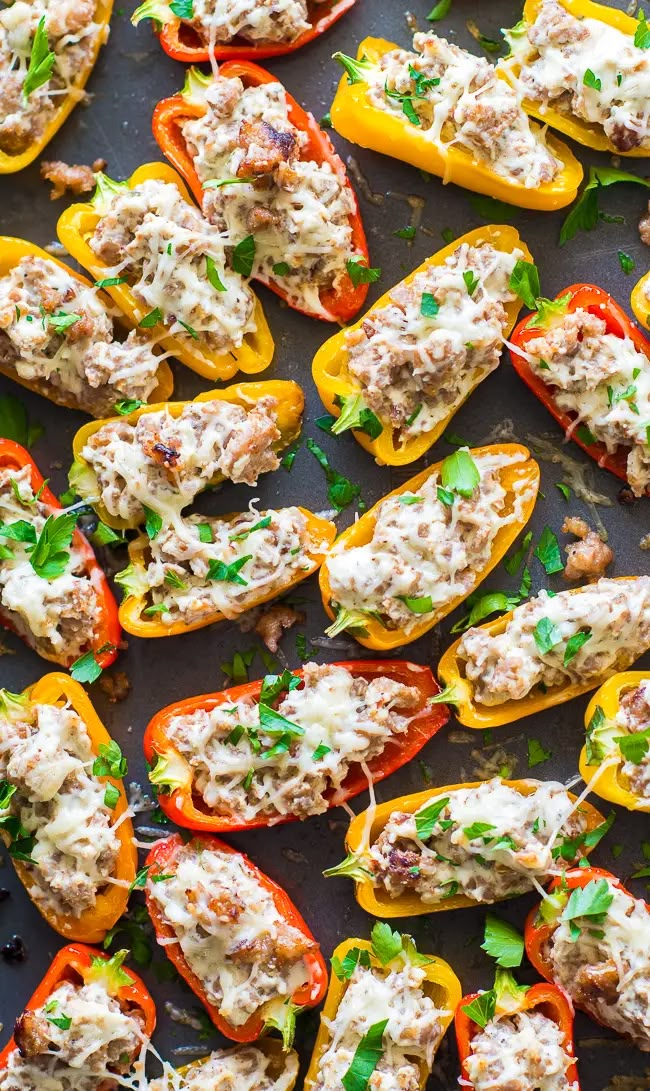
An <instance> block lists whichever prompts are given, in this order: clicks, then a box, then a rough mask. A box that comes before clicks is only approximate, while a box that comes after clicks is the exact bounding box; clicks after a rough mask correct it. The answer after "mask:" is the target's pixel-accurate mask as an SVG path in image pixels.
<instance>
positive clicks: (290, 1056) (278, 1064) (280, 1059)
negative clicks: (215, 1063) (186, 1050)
mask: <svg viewBox="0 0 650 1091" xmlns="http://www.w3.org/2000/svg"><path fill="white" fill-rule="evenodd" d="M251 1048H252V1049H259V1051H260V1053H263V1054H264V1056H265V1057H269V1058H270V1060H271V1063H270V1065H269V1068H268V1073H269V1075H270V1076H271V1077H272V1078H273V1079H274V1080H277V1079H279V1077H280V1076H281V1075H282V1074H283V1073H284V1070H285V1068H286V1066H287V1062H288V1061H291V1062H292V1064H295V1067H296V1075H295V1076H294V1077H293V1079H290V1080H289V1082H288V1083H287V1084H286V1091H293V1088H294V1087H295V1086H296V1080H297V1078H298V1054H297V1053H296V1052H295V1050H293V1049H290V1050H289V1051H288V1053H285V1052H284V1050H283V1048H282V1041H281V1040H280V1038H260V1039H259V1040H258V1041H257V1042H251V1043H250V1045H243V1044H240V1045H237V1046H234V1048H233V1049H228V1050H225V1052H226V1053H227V1054H231V1053H239V1052H240V1051H241V1050H242V1049H251ZM209 1061H210V1056H207V1057H200V1058H199V1060H198V1061H192V1063H191V1064H184V1065H182V1066H181V1067H180V1068H177V1069H176V1071H177V1073H178V1075H179V1076H181V1077H183V1082H182V1083H181V1084H180V1091H183V1087H184V1086H185V1083H184V1078H185V1077H186V1076H190V1075H194V1074H197V1073H196V1070H197V1068H198V1069H200V1068H202V1066H203V1065H206V1064H208V1063H209ZM156 1082H157V1081H156ZM160 1082H161V1084H162V1085H163V1086H164V1088H165V1091H167V1088H168V1086H169V1088H171V1087H172V1084H171V1083H170V1084H169V1085H168V1084H167V1083H165V1081H164V1079H162V1078H161V1081H160ZM195 1086H196V1085H195ZM201 1086H202V1085H201ZM205 1086H206V1088H207V1087H208V1085H207V1083H206V1085H205ZM284 1086H285V1085H284V1084H283V1087H284ZM242 1091H243V1089H242Z"/></svg>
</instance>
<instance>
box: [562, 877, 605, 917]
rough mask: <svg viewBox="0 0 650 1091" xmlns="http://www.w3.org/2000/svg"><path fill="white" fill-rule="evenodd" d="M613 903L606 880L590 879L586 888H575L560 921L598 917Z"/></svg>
mask: <svg viewBox="0 0 650 1091" xmlns="http://www.w3.org/2000/svg"><path fill="white" fill-rule="evenodd" d="M613 901H614V895H613V894H612V893H611V891H610V889H609V883H608V882H607V879H591V880H590V882H588V883H587V885H586V886H583V887H575V889H574V890H572V891H571V896H570V898H569V901H568V902H567V905H566V907H565V909H564V912H563V913H562V920H564V921H574V920H577V919H578V918H579V917H600V915H601V914H602V913H606V912H607V910H608V909H609V907H610V905H611V904H612V902H613Z"/></svg>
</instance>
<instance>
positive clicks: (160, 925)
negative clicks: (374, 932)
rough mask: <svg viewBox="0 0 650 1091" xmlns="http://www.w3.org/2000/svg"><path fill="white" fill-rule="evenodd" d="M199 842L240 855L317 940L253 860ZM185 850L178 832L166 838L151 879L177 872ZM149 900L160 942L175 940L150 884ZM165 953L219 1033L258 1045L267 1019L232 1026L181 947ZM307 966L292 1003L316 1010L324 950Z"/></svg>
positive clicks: (292, 919) (199, 837)
mask: <svg viewBox="0 0 650 1091" xmlns="http://www.w3.org/2000/svg"><path fill="white" fill-rule="evenodd" d="M197 842H198V843H199V844H200V845H201V847H202V849H203V851H204V852H206V851H210V850H213V851H219V852H229V853H233V854H234V855H236V856H240V857H241V859H242V860H243V862H244V865H245V867H246V868H247V869H248V870H249V871H250V872H251V875H252V877H253V878H254V879H255V881H256V882H257V883H259V885H260V886H261V887H263V888H264V889H265V890H268V891H269V892H270V893H271V895H272V896H273V901H274V902H275V905H276V908H277V910H278V912H279V913H280V915H281V916H282V917H283V918H284V919H285V920H286V922H287V924H290V925H293V927H294V928H297V929H298V930H299V931H300V932H302V933H303V935H304V936H307V938H308V939H311V940H313V938H314V937H313V936H312V934H311V932H310V930H309V928H308V927H307V925H306V923H305V921H304V920H303V918H302V917H301V915H300V913H299V912H298V910H297V908H296V906H295V905H294V904H293V902H292V901H291V898H290V897H289V896H288V894H286V893H285V891H284V890H283V889H282V887H281V886H278V884H277V883H274V882H273V880H272V879H270V878H269V877H268V875H265V874H264V872H263V871H260V870H259V868H257V867H256V866H255V864H254V863H253V862H252V860H249V858H248V857H247V856H245V855H244V854H243V853H242V852H237V850H236V849H234V848H232V847H231V846H230V845H227V844H226V843H225V842H224V841H220V840H219V839H218V838H217V837H210V836H209V835H208V834H205V833H197V834H195V835H194V837H193V838H192V840H191V841H190V842H189V844H190V845H193V844H195V843H197ZM183 847H184V841H183V838H182V837H181V836H180V834H178V833H174V834H172V835H171V837H168V838H166V840H165V841H159V842H158V843H157V844H156V845H154V847H153V848H152V849H151V850H150V852H149V855H148V856H147V859H146V861H145V866H148V867H149V878H150V879H151V878H152V877H153V876H154V875H156V874H162V875H168V874H169V873H170V872H171V873H173V870H174V857H175V855H176V853H177V851H178V850H179V849H181V848H183ZM145 897H146V899H147V909H148V910H149V916H150V917H151V922H152V924H153V927H154V931H155V933H156V939H157V940H158V943H160V942H161V940H167V939H174V938H175V935H176V933H175V932H174V930H173V928H171V927H170V925H169V924H167V922H166V921H165V919H164V917H163V914H162V913H161V911H160V909H159V907H158V905H157V904H156V902H155V900H154V899H153V898H152V897H151V893H150V885H149V884H147V886H146V888H145ZM165 953H166V955H167V957H168V958H169V959H170V960H171V961H172V962H173V964H174V966H175V968H176V970H177V971H178V973H179V974H180V975H181V977H182V978H183V979H184V980H185V981H186V982H187V984H188V985H189V987H190V989H191V990H192V992H193V993H194V995H195V996H196V997H198V999H199V1000H200V1001H201V1003H202V1004H203V1006H204V1007H205V1009H206V1011H207V1013H208V1015H209V1016H210V1019H211V1020H212V1022H213V1023H214V1025H215V1027H216V1028H217V1030H219V1031H221V1033H222V1034H224V1035H225V1036H226V1038H230V1039H231V1040H232V1041H233V1042H254V1041H255V1039H256V1038H259V1037H260V1035H261V1033H262V1031H263V1029H264V1019H263V1017H262V1016H260V1015H259V1014H257V1013H256V1014H254V1015H251V1017H250V1019H248V1020H247V1021H246V1022H245V1023H244V1024H242V1026H239V1027H234V1026H232V1024H231V1023H229V1022H228V1021H227V1020H226V1019H224V1018H223V1016H222V1015H220V1014H219V1010H218V1009H217V1007H216V1006H215V1005H214V1004H211V1003H210V1001H209V1000H208V998H207V996H206V993H205V989H204V987H203V984H202V982H201V981H200V979H199V978H198V977H197V976H196V974H195V973H194V972H193V970H191V969H190V966H189V964H188V962H187V960H186V958H185V955H184V954H183V952H182V951H181V947H180V944H179V943H172V944H169V945H167V946H166V947H165ZM305 964H306V965H307V968H308V970H309V981H308V982H307V983H306V984H305V985H303V986H302V988H300V989H299V990H298V991H297V992H295V993H294V994H293V996H292V997H291V1000H292V1002H293V1003H294V1004H295V1005H296V1006H297V1007H301V1008H313V1007H315V1005H316V1004H320V1002H321V1000H322V999H323V997H324V995H325V992H326V990H327V967H326V965H325V959H324V958H323V956H322V954H321V952H320V950H316V951H313V952H309V953H308V954H306V955H305Z"/></svg>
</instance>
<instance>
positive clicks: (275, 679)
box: [260, 668, 300, 705]
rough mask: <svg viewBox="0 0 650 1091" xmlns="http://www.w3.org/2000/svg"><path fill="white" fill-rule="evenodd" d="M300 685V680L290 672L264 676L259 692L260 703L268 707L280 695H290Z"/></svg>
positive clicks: (284, 671)
mask: <svg viewBox="0 0 650 1091" xmlns="http://www.w3.org/2000/svg"><path fill="white" fill-rule="evenodd" d="M299 685H300V678H299V677H298V675H297V674H292V672H291V671H290V670H286V668H285V670H283V671H282V674H266V675H265V676H264V678H263V679H262V687H261V690H260V702H261V703H262V704H265V705H268V704H269V703H270V702H271V701H274V700H275V698H276V697H278V696H279V695H280V694H281V693H290V692H291V690H294V689H297V688H298V686H299Z"/></svg>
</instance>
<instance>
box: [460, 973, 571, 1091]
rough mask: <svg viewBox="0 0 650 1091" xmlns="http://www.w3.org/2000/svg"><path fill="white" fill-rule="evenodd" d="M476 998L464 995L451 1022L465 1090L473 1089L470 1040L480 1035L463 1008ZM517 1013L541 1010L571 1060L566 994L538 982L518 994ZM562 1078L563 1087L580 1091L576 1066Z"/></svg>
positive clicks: (569, 1008) (557, 988)
mask: <svg viewBox="0 0 650 1091" xmlns="http://www.w3.org/2000/svg"><path fill="white" fill-rule="evenodd" d="M480 995H481V994H480V993H469V995H468V996H464V997H463V999H462V1000H461V1002H460V1004H459V1005H458V1007H457V1008H456V1016H455V1020H454V1021H455V1026H456V1043H457V1046H458V1058H459V1060H460V1063H461V1068H462V1078H463V1081H464V1086H466V1087H473V1086H474V1084H473V1083H470V1079H469V1076H468V1074H467V1065H466V1062H467V1058H468V1057H469V1056H470V1055H471V1052H472V1050H471V1045H472V1039H473V1038H474V1037H475V1036H476V1035H477V1034H479V1033H480V1031H481V1027H479V1025H478V1023H475V1022H474V1020H473V1019H471V1018H470V1016H469V1015H468V1014H467V1012H466V1011H463V1009H464V1008H465V1007H466V1006H467V1005H468V1004H471V1002H472V1000H476V999H477V998H478V997H479V996H480ZM517 1010H518V1011H533V1010H538V1011H541V1013H542V1015H545V1016H546V1017H547V1019H551V1020H552V1022H554V1023H555V1024H556V1025H557V1026H558V1027H559V1028H560V1030H561V1031H562V1036H563V1038H564V1042H563V1045H564V1048H565V1049H566V1051H567V1053H568V1054H569V1056H571V1057H573V1056H574V1054H575V1050H574V1044H573V1008H572V1006H571V1002H570V1000H569V999H568V997H567V995H566V993H565V992H564V991H563V990H562V989H560V988H559V986H558V985H548V984H546V983H542V982H540V983H539V985H533V986H532V988H530V989H529V990H528V992H526V993H523V994H522V998H521V1004H520V1006H519V1008H518V1009H517ZM566 1079H567V1084H571V1086H572V1087H573V1086H574V1085H575V1089H576V1091H580V1083H579V1081H578V1067H577V1065H576V1063H575V1061H574V1062H573V1064H572V1065H570V1066H569V1068H568V1069H567V1073H566Z"/></svg>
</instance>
